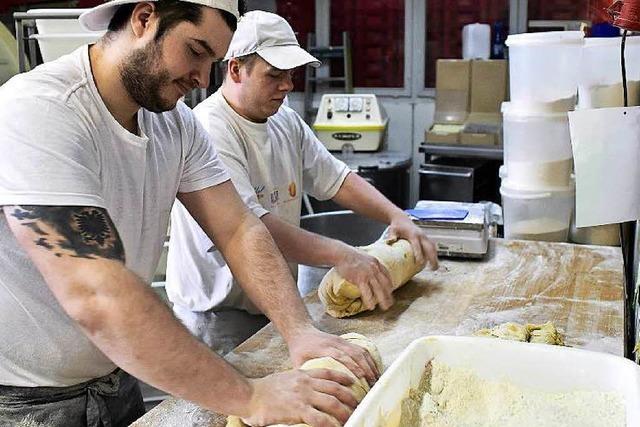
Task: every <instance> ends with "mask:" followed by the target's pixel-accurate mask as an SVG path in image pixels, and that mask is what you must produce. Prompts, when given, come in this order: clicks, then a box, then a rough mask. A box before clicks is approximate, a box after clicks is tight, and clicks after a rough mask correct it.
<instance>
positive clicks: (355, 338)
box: [226, 332, 383, 427]
mask: <svg viewBox="0 0 640 427" xmlns="http://www.w3.org/2000/svg"><path fill="white" fill-rule="evenodd" d="M340 337H341V338H343V339H345V340H347V341H349V342H350V343H352V344H355V345H358V346H360V347H362V348H364V349H365V350H367V351H368V352H369V354H370V355H371V357H372V358H373V361H374V362H375V364H376V367H377V368H378V371H379V372H380V373H382V371H383V366H382V359H381V358H380V352H379V351H378V348H377V347H376V345H375V344H374V343H373V341H371V340H370V339H369V338H367V337H365V336H364V335H360V334H357V333H355V332H350V333H348V334H344V335H341V336H340ZM300 369H302V370H311V369H332V370H335V371H339V372H342V373H344V374H347V375H348V376H349V377H351V379H352V380H353V384H352V385H351V391H352V392H353V395H354V396H355V398H356V400H357V401H358V402H360V401H361V400H362V399H364V396H365V395H366V394H367V393H368V392H369V383H367V380H365V379H364V378H357V377H356V376H355V375H354V374H353V372H351V371H350V370H349V369H347V367H346V366H344V365H343V364H342V363H340V362H338V361H337V360H335V359H334V358H332V357H320V358H317V359H311V360H307V361H306V362H305V363H304V364H303V365H302V366H301V367H300ZM245 426H246V425H245V424H244V423H243V422H242V420H241V419H240V418H238V417H235V416H229V417H228V418H227V426H226V427H245ZM269 427H310V426H309V425H307V424H294V425H289V424H273V425H271V426H269Z"/></svg>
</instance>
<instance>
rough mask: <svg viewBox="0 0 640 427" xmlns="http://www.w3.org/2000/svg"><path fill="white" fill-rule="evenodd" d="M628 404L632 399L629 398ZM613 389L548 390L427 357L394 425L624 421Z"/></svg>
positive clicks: (593, 425) (521, 426)
mask: <svg viewBox="0 0 640 427" xmlns="http://www.w3.org/2000/svg"><path fill="white" fill-rule="evenodd" d="M629 404H631V403H630V402H629ZM625 425H626V422H625V401H624V396H623V395H622V394H621V393H617V392H603V391H597V390H571V391H566V392H549V391H544V390H540V389H533V388H525V387H518V386H517V385H515V384H513V383H511V382H509V381H508V380H507V379H503V380H499V381H497V380H492V381H491V380H487V379H483V378H480V377H479V376H478V375H477V374H476V373H475V372H474V371H473V370H471V369H465V368H460V367H450V366H448V365H446V364H445V363H441V362H439V361H438V360H437V358H436V359H435V360H433V361H430V362H429V363H428V364H427V366H426V368H425V372H424V374H423V376H422V379H421V381H420V384H419V386H418V388H417V389H416V390H411V391H410V392H409V396H408V397H407V398H405V399H404V400H403V401H402V403H401V416H400V420H399V423H398V425H397V426H392V425H391V424H389V425H387V426H385V427H400V426H402V427H494V426H501V427H538V426H545V427H602V426H606V427H625Z"/></svg>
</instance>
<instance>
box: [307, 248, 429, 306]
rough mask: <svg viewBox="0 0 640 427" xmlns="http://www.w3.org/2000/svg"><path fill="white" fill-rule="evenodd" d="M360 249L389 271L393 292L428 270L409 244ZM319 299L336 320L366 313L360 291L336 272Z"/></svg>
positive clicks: (331, 272) (323, 286) (327, 279)
mask: <svg viewBox="0 0 640 427" xmlns="http://www.w3.org/2000/svg"><path fill="white" fill-rule="evenodd" d="M360 249H361V250H363V251H364V252H366V253H368V254H369V255H371V256H373V257H375V258H377V259H378V261H380V262H381V263H382V265H384V266H385V267H386V268H387V270H389V274H390V275H391V280H392V282H393V289H394V290H395V289H398V288H399V287H401V286H402V285H404V284H405V283H407V282H408V281H409V280H410V279H411V278H412V277H413V276H415V275H416V274H417V273H419V272H420V271H421V270H422V269H423V268H424V266H425V263H420V264H419V263H418V262H417V261H416V259H415V257H414V256H413V250H412V248H411V244H410V243H409V242H408V241H407V240H397V241H395V242H392V243H390V242H385V241H377V242H375V243H373V244H371V245H369V246H364V247H362V248H360ZM318 296H319V297H320V300H321V301H322V303H323V304H324V307H325V311H326V312H327V313H328V314H329V315H331V316H333V317H349V316H353V315H355V314H358V313H361V312H363V311H365V308H364V306H363V304H362V299H361V298H360V296H361V295H360V290H359V289H358V287H357V286H356V285H354V284H353V283H351V282H348V281H346V280H345V279H343V278H342V277H341V276H340V274H338V272H337V271H336V269H335V268H332V269H331V270H329V272H328V273H327V274H326V275H325V276H324V278H323V279H322V282H320V287H319V288H318Z"/></svg>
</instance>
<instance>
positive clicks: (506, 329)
mask: <svg viewBox="0 0 640 427" xmlns="http://www.w3.org/2000/svg"><path fill="white" fill-rule="evenodd" d="M474 335H475V336H480V337H494V338H501V339H505V340H513V341H523V342H533V343H542V344H550V345H564V337H563V336H562V334H561V333H560V331H558V329H557V328H556V327H555V325H554V324H553V323H552V322H547V323H544V324H542V325H535V324H532V323H527V324H526V325H520V324H518V323H513V322H507V323H503V324H501V325H498V326H495V327H493V328H491V329H480V330H479V331H477V332H476V333H474Z"/></svg>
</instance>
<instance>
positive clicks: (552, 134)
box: [502, 102, 573, 189]
mask: <svg viewBox="0 0 640 427" xmlns="http://www.w3.org/2000/svg"><path fill="white" fill-rule="evenodd" d="M514 107H515V105H514V104H512V103H508V102H505V103H503V104H502V113H503V131H504V161H505V164H506V165H507V166H508V168H509V179H510V180H511V182H512V186H515V187H517V188H520V189H537V188H541V187H544V188H547V187H566V186H569V185H570V179H571V172H572V170H573V160H572V159H573V153H572V151H571V134H570V132H569V119H568V116H567V113H566V112H552V111H550V112H531V111H527V110H518V109H516V108H514Z"/></svg>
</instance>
